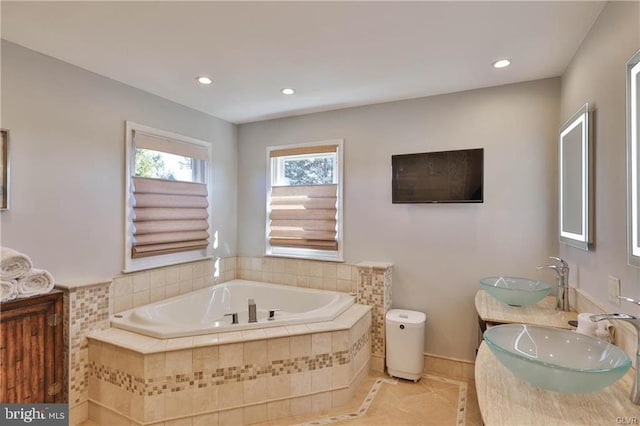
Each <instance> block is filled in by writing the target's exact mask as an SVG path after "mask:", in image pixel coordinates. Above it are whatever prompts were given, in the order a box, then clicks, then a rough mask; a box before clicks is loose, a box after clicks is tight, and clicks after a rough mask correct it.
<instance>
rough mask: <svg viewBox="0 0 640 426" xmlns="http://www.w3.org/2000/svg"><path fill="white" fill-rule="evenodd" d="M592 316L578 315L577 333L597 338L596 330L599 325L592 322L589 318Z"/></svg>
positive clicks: (587, 314)
mask: <svg viewBox="0 0 640 426" xmlns="http://www.w3.org/2000/svg"><path fill="white" fill-rule="evenodd" d="M591 315H593V314H590V313H583V314H578V328H576V333H580V334H586V335H587V336H591V337H596V329H597V328H598V323H596V322H595V321H591V318H589V317H590V316H591Z"/></svg>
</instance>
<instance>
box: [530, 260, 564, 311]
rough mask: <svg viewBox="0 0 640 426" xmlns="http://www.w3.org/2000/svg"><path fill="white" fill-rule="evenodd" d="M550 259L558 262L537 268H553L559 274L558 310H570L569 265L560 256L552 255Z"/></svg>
mask: <svg viewBox="0 0 640 426" xmlns="http://www.w3.org/2000/svg"><path fill="white" fill-rule="evenodd" d="M549 259H552V260H555V261H556V263H554V264H553V265H547V266H538V267H537V268H536V270H540V269H553V270H554V271H556V274H557V275H558V292H557V293H556V310H558V311H565V312H569V311H570V310H571V308H570V306H569V265H568V264H567V262H565V261H564V260H562V259H560V258H559V257H553V256H550V257H549Z"/></svg>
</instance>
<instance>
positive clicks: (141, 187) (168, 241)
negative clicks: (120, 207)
mask: <svg viewBox="0 0 640 426" xmlns="http://www.w3.org/2000/svg"><path fill="white" fill-rule="evenodd" d="M132 181H133V198H132V206H133V227H132V228H133V239H132V248H131V250H132V252H131V256H132V257H133V258H139V257H148V256H157V255H160V254H169V253H178V252H183V251H190V250H198V249H203V248H206V247H207V246H208V245H209V242H208V239H209V233H208V232H207V230H208V228H209V221H208V218H209V213H208V210H207V208H208V207H209V202H208V201H207V186H206V184H203V183H193V182H180V181H171V180H163V179H150V178H139V177H136V178H132Z"/></svg>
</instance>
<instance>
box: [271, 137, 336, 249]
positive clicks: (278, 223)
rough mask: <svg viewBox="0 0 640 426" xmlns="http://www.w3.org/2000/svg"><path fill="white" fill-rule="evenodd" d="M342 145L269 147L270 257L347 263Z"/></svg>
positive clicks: (334, 143)
mask: <svg viewBox="0 0 640 426" xmlns="http://www.w3.org/2000/svg"><path fill="white" fill-rule="evenodd" d="M342 143H343V142H342V140H333V141H324V142H315V143H311V144H301V145H287V146H279V147H269V148H268V161H269V167H268V169H269V170H268V177H267V180H268V182H269V188H268V191H267V224H266V254H267V255H272V256H286V257H298V258H308V259H318V260H334V261H342V252H343V243H342Z"/></svg>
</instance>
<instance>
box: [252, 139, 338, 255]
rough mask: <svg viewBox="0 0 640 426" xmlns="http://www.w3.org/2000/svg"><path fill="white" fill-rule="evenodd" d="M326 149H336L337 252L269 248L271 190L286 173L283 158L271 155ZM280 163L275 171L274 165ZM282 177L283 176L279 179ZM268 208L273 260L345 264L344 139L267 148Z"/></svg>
mask: <svg viewBox="0 0 640 426" xmlns="http://www.w3.org/2000/svg"><path fill="white" fill-rule="evenodd" d="M326 145H335V146H336V147H337V148H336V154H335V156H336V162H335V165H334V167H335V168H334V173H333V180H334V183H335V184H336V185H337V217H336V222H337V227H338V232H337V235H336V237H337V241H338V250H320V249H309V248H298V247H279V246H275V247H273V246H271V244H269V229H270V227H269V225H270V219H269V216H270V215H271V188H272V186H273V185H274V183H275V182H278V181H279V180H280V181H281V179H283V176H282V174H283V173H284V167H282V163H283V160H284V158H278V157H274V158H272V157H271V151H278V150H282V149H292V148H307V147H315V146H318V147H320V146H326ZM323 155H324V154H319V155H318V154H315V155H314V154H301V155H299V156H292V157H296V158H297V157H299V158H304V157H318V156H323ZM277 163H280V164H278V165H276V167H274V164H277ZM278 175H280V176H278ZM266 182H267V197H266V198H267V207H266V212H267V215H266V221H265V250H264V253H265V256H273V257H291V258H296V259H309V260H324V261H330V262H344V257H343V253H344V240H343V227H344V226H343V223H344V222H343V210H344V201H343V192H344V139H332V140H324V141H314V142H305V143H299V144H291V145H277V146H268V147H267V178H266Z"/></svg>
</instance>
